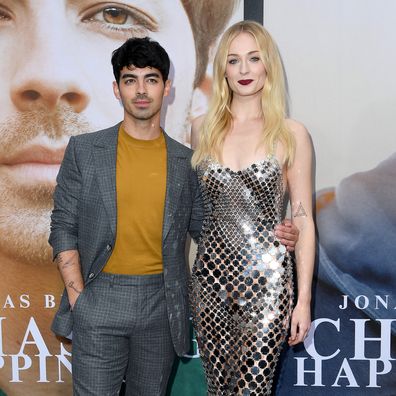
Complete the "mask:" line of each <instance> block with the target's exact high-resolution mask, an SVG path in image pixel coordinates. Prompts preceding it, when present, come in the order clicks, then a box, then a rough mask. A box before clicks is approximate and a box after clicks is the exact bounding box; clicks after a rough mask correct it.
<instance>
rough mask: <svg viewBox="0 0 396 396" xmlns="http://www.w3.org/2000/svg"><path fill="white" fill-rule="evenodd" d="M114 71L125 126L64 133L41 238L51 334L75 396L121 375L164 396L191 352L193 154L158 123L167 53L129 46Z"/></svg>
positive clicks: (197, 219) (147, 45)
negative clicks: (48, 260)
mask: <svg viewBox="0 0 396 396" xmlns="http://www.w3.org/2000/svg"><path fill="white" fill-rule="evenodd" d="M112 64H113V70H114V76H115V79H116V82H114V84H113V87H114V94H115V96H116V98H117V99H118V100H120V101H121V102H122V104H123V107H124V119H123V122H122V124H121V125H116V126H114V127H112V128H109V129H106V130H103V131H99V132H97V133H92V134H88V135H80V136H78V137H73V138H71V139H70V142H69V145H68V147H67V149H66V152H65V157H64V160H63V163H62V166H61V169H60V172H59V175H58V178H57V181H58V184H57V186H56V189H55V195H54V210H53V213H52V216H51V219H52V221H51V234H50V239H49V241H50V244H51V245H52V247H53V252H54V257H55V259H56V261H57V263H58V268H59V271H60V273H61V275H62V278H63V281H64V283H65V286H66V293H65V294H64V297H63V299H62V302H61V306H60V309H59V311H58V314H57V316H56V317H55V320H54V324H53V329H54V331H55V332H56V333H58V334H60V335H63V336H67V335H68V334H70V332H71V331H73V348H72V349H73V358H72V362H73V363H72V364H73V389H74V394H76V395H84V396H86V395H113V394H117V392H118V391H119V390H120V387H121V383H122V379H123V377H124V375H126V393H127V394H134V395H145V396H149V395H153V396H154V395H163V394H164V393H165V391H166V386H167V382H168V377H169V374H170V371H171V368H172V364H173V360H174V357H175V352H176V353H177V354H178V355H183V354H184V353H185V352H186V351H187V349H188V345H189V339H188V334H189V332H188V315H187V309H188V308H187V306H188V302H187V276H188V273H187V266H186V263H185V255H184V252H185V242H186V234H187V231H189V232H190V233H191V234H192V235H193V236H195V237H197V236H198V235H199V232H200V229H201V221H202V216H203V214H202V207H201V202H200V200H199V189H198V185H197V178H196V176H195V174H194V172H193V171H192V168H191V166H190V159H191V153H190V150H189V149H188V148H186V147H185V146H183V145H181V144H180V143H177V142H176V141H175V140H173V139H171V138H170V137H168V136H167V135H166V134H165V133H164V132H162V130H161V127H160V112H161V106H162V101H163V97H165V96H167V95H169V92H170V88H171V85H170V80H168V73H169V66H170V62H169V58H168V55H167V53H166V52H165V50H164V49H163V48H162V47H161V46H160V45H159V44H158V43H157V42H155V41H150V40H149V39H148V38H134V39H129V40H127V41H126V42H125V43H124V44H123V45H122V46H121V47H120V48H119V49H117V50H116V51H114V53H113V57H112ZM102 271H103V272H102ZM76 302H78V306H77V305H75V304H76ZM69 308H70V309H69ZM71 311H72V312H71Z"/></svg>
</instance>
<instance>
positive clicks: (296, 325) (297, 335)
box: [288, 303, 311, 346]
mask: <svg viewBox="0 0 396 396" xmlns="http://www.w3.org/2000/svg"><path fill="white" fill-rule="evenodd" d="M310 327H311V307H310V305H309V304H299V303H297V305H296V306H295V308H294V310H293V313H292V319H291V328H290V337H289V340H288V343H289V345H290V346H293V345H297V344H299V343H300V342H302V341H304V339H305V337H306V336H307V334H308V331H309V329H310Z"/></svg>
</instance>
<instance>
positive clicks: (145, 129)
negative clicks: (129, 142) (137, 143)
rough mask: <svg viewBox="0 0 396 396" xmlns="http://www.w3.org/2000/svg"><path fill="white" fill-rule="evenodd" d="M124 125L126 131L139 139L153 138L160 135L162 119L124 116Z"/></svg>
mask: <svg viewBox="0 0 396 396" xmlns="http://www.w3.org/2000/svg"><path fill="white" fill-rule="evenodd" d="M122 126H123V128H124V130H125V132H126V133H127V134H128V135H130V136H132V137H134V138H135V139H139V140H153V139H156V138H157V137H159V136H160V134H161V127H160V119H159V117H158V119H151V120H136V119H129V118H124V121H123V123H122Z"/></svg>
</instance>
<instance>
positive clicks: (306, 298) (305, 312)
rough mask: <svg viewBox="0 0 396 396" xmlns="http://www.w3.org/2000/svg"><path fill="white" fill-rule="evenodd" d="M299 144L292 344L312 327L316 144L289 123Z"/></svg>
mask: <svg viewBox="0 0 396 396" xmlns="http://www.w3.org/2000/svg"><path fill="white" fill-rule="evenodd" d="M288 122H289V127H290V129H291V130H292V132H293V134H294V137H295V141H296V153H295V158H294V162H293V164H292V166H290V167H289V168H288V170H287V184H288V188H289V194H290V202H291V213H292V221H293V223H294V224H295V225H296V226H297V228H298V229H299V231H300V235H299V240H298V241H297V244H296V249H295V254H296V261H297V290H298V295H297V304H296V306H295V307H294V310H293V314H292V320H291V331H290V338H289V345H296V344H298V343H299V342H301V341H303V340H304V338H305V337H306V335H307V333H308V330H309V327H310V324H311V308H310V307H311V284H312V275H313V267H314V260H315V227H314V222H313V217H312V143H311V138H310V135H309V133H308V131H307V130H306V129H305V127H304V126H303V125H302V124H300V123H298V122H296V121H292V120H289V121H288Z"/></svg>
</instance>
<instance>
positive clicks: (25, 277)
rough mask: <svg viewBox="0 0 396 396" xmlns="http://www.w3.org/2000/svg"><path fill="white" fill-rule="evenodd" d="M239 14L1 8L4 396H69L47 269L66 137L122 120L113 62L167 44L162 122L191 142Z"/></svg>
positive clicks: (51, 270)
mask: <svg viewBox="0 0 396 396" xmlns="http://www.w3.org/2000/svg"><path fill="white" fill-rule="evenodd" d="M235 4H236V2H235V1H229V0H222V1H220V0H216V1H214V0H213V1H205V2H195V1H194V2H192V1H187V0H185V1H179V0H173V1H166V2H163V1H156V0H149V1H144V2H143V1H140V0H124V1H116V2H114V1H113V2H111V3H110V2H109V3H104V2H99V1H79V2H76V1H71V0H24V1H22V2H21V1H18V2H14V1H8V0H0V50H1V53H2V54H3V56H2V57H1V60H0V70H1V73H0V87H1V94H0V141H1V145H0V197H1V204H0V265H1V268H2V277H1V280H0V301H1V307H2V313H1V319H0V330H1V332H0V334H1V336H2V338H1V341H2V342H0V345H1V349H0V388H1V389H2V390H4V391H5V392H6V393H8V394H12V395H14V396H18V395H26V394H29V395H41V394H43V393H45V392H47V393H49V394H55V393H56V394H59V395H60V394H62V395H69V394H70V390H69V389H70V379H69V378H70V372H69V370H70V364H68V361H69V360H70V356H69V355H68V354H67V351H66V350H65V348H64V345H62V344H60V342H59V341H58V340H57V339H56V338H55V337H54V336H53V335H52V334H51V332H50V323H51V320H52V318H53V315H54V307H55V304H56V305H57V304H58V303H59V298H60V293H61V288H62V282H61V280H60V278H59V276H58V272H57V270H56V268H55V266H53V265H52V264H51V252H50V248H49V246H48V243H47V239H48V230H49V216H50V211H51V209H52V194H53V190H54V186H55V177H56V174H57V172H58V170H59V165H60V162H61V161H62V158H63V153H64V149H65V147H66V145H67V142H68V140H69V138H70V136H76V135H79V134H81V133H86V132H92V131H94V130H98V129H101V128H105V127H107V126H109V125H112V124H114V123H115V122H116V121H117V120H119V119H120V117H121V114H122V108H121V106H119V104H118V103H117V102H116V101H114V100H113V98H112V92H111V81H112V78H111V73H110V68H109V61H108V54H109V53H111V51H112V50H113V49H114V48H116V47H118V46H119V45H121V43H122V42H124V41H125V39H126V38H127V37H130V36H145V35H150V36H152V37H155V38H156V39H157V40H159V41H160V42H161V43H163V44H164V46H165V48H167V50H168V51H169V53H170V54H171V56H172V60H173V63H172V65H171V75H174V81H173V84H172V88H171V92H170V95H169V96H168V97H167V98H166V99H167V103H166V104H165V105H164V107H165V109H164V110H166V111H163V114H162V115H163V116H164V115H165V113H166V127H167V130H169V132H170V133H171V134H172V136H175V137H176V138H177V139H178V140H180V141H181V142H188V139H187V136H188V131H189V128H188V117H189V112H190V106H191V101H192V96H193V92H194V90H195V91H196V90H198V89H199V87H200V84H201V82H202V80H203V79H204V77H205V71H206V65H207V60H208V52H209V49H210V47H211V46H212V45H213V44H214V42H215V40H216V38H217V36H218V35H219V34H220V33H221V31H222V30H223V29H224V26H225V24H226V23H227V21H228V19H229V17H230V15H231V13H232V12H233V10H234V7H235ZM163 125H164V124H163ZM29 359H30V360H29ZM40 359H41V360H40Z"/></svg>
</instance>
